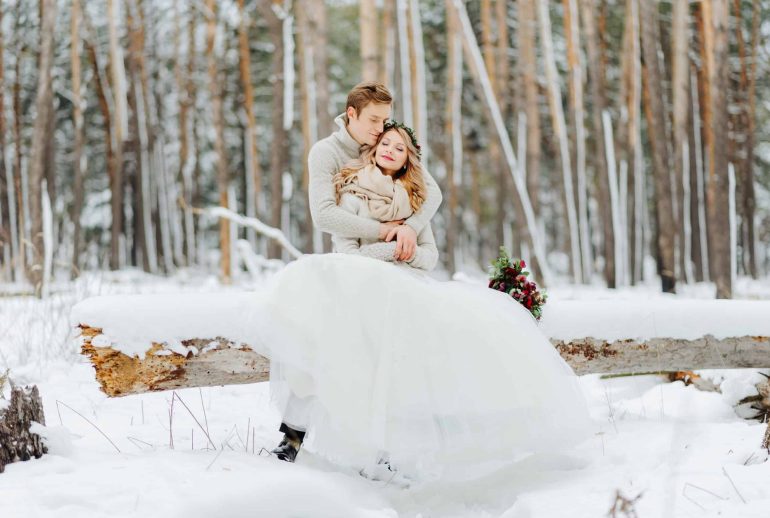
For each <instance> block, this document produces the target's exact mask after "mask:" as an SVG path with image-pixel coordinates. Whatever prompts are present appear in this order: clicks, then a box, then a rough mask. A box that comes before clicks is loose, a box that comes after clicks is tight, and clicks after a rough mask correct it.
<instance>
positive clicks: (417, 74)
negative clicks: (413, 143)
mask: <svg viewBox="0 0 770 518" xmlns="http://www.w3.org/2000/svg"><path fill="white" fill-rule="evenodd" d="M408 20H409V30H408V33H409V69H410V71H411V75H410V77H411V78H412V109H413V110H414V126H412V127H413V128H414V130H415V132H416V134H417V138H418V139H420V140H421V142H422V153H421V156H422V158H421V162H422V163H423V165H428V164H429V163H430V145H429V143H430V141H429V139H428V132H427V130H428V104H427V103H428V93H427V89H426V85H425V81H426V78H425V48H424V46H423V35H422V18H421V15H420V6H419V2H418V1H417V0H409V16H408Z"/></svg>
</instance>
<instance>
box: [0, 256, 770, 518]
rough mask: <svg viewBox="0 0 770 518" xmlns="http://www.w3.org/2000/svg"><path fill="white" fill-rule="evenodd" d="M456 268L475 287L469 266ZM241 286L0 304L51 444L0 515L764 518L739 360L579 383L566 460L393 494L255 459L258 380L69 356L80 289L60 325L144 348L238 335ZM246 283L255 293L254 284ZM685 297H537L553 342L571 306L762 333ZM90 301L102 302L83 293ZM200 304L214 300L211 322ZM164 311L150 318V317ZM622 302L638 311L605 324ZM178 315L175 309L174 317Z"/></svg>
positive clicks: (750, 285) (606, 330)
mask: <svg viewBox="0 0 770 518" xmlns="http://www.w3.org/2000/svg"><path fill="white" fill-rule="evenodd" d="M461 278H462V280H463V281H465V282H481V281H480V280H479V279H478V277H474V276H473V275H464V276H461ZM247 279H250V278H247ZM235 281H236V282H238V279H235ZM241 282H243V280H242V279H241ZM247 288H249V286H245V285H243V284H240V285H236V286H235V287H233V288H231V287H226V286H220V285H219V284H218V283H217V282H216V280H215V277H213V276H208V275H201V274H200V273H199V272H193V271H185V270H180V272H179V273H178V274H176V275H175V276H173V277H170V278H160V277H156V276H151V275H147V274H143V273H141V272H136V271H122V272H114V273H110V272H104V273H100V274H98V275H96V274H85V275H84V276H83V277H81V278H80V279H79V280H77V281H76V282H74V283H72V284H56V283H54V284H52V286H51V297H50V299H48V300H38V299H32V298H29V297H18V296H17V297H5V298H2V299H0V372H5V369H6V368H10V369H11V375H12V377H14V379H16V381H17V382H19V383H36V384H37V385H38V387H39V389H40V393H41V397H42V399H43V406H44V410H45V414H46V425H47V426H45V427H42V426H39V425H35V427H34V430H35V431H36V432H38V433H40V434H41V435H42V436H44V437H45V441H46V443H47V444H48V446H49V450H50V452H49V454H47V455H45V456H43V457H42V458H41V459H37V460H33V461H29V462H19V463H14V464H11V465H9V466H7V467H6V472H5V473H3V474H2V475H0V516H9V517H10V516H12V517H17V516H18V517H23V518H26V517H35V518H49V517H50V518H54V517H59V516H67V517H68V518H69V517H75V518H78V517H89V518H91V517H97V518H99V517H123V516H126V517H127V516H143V517H147V518H156V517H157V518H161V517H163V518H165V517H169V516H170V517H177V516H178V517H182V516H185V517H188V518H190V517H192V518H197V517H204V516H214V515H216V516H227V517H241V516H243V517H245V516H270V517H271V518H272V517H277V518H280V517H289V516H314V517H316V516H320V517H324V516H330V517H331V516H335V517H336V516H352V517H359V516H360V517H365V518H375V517H378V518H379V517H387V518H393V517H397V516H403V517H409V518H416V517H418V516H421V517H423V518H427V517H434V516H441V517H469V518H490V517H505V518H525V517H526V518H551V517H554V516H570V517H571V518H572V517H575V518H582V517H586V518H588V517H591V518H594V517H596V516H606V515H607V512H608V510H609V509H610V506H611V505H612V503H613V501H614V498H615V493H616V491H620V493H621V494H623V495H624V496H626V497H628V498H634V497H636V496H637V495H640V494H641V497H640V498H639V500H638V501H637V502H636V504H635V508H636V511H637V513H638V515H639V516H640V517H647V516H666V517H677V518H678V517H683V518H684V517H689V516H718V515H721V516H730V517H732V516H736V517H737V516H740V517H742V518H743V517H747V518H748V517H754V516H756V517H760V516H762V517H764V516H766V513H767V506H768V504H770V488H768V487H767V483H766V481H767V479H768V476H770V462H767V459H768V453H767V452H766V451H765V450H762V449H760V448H759V444H760V442H761V440H762V436H763V434H764V431H765V428H766V426H765V425H764V424H761V423H758V422H756V421H748V420H744V419H742V418H740V417H738V416H737V415H736V413H735V411H734V410H733V405H735V403H737V402H738V401H739V400H740V399H741V398H743V397H745V396H747V395H750V394H753V393H755V389H754V384H755V383H757V382H759V381H761V380H762V379H764V378H763V377H762V376H761V375H759V374H758V373H757V372H756V370H753V369H752V370H722V371H704V372H703V373H702V374H703V375H704V377H707V378H708V379H710V380H712V381H713V382H714V383H716V384H717V385H718V386H719V387H720V389H721V392H704V391H700V390H697V389H696V388H694V387H692V386H689V387H686V386H684V385H683V384H682V383H681V382H676V383H667V382H664V380H663V379H662V378H660V377H657V376H633V377H617V378H610V379H602V378H601V377H599V376H596V375H590V376H583V377H582V378H580V383H581V387H582V389H583V392H584V393H585V394H586V397H587V399H588V401H589V405H590V410H591V416H592V418H593V419H594V421H595V422H596V424H597V428H598V429H600V430H601V431H600V433H598V434H597V435H596V436H594V437H592V438H590V439H589V440H587V441H585V442H584V443H582V444H580V445H579V446H578V447H576V448H575V449H574V451H573V452H572V453H571V454H570V455H569V456H567V457H565V456H556V455H555V454H553V455H541V456H538V457H529V458H526V459H523V460H521V461H520V462H518V463H517V464H513V465H509V466H505V467H501V468H499V469H498V470H497V471H495V472H492V473H490V474H488V475H486V476H485V477H483V478H481V479H478V480H474V481H470V482H463V483H458V482H453V481H451V480H445V481H435V482H431V483H429V484H427V483H426V484H420V483H414V484H413V485H412V486H410V487H408V488H400V487H398V486H396V485H395V484H388V483H387V482H386V481H372V480H368V479H365V478H363V477H361V476H360V475H359V474H358V473H357V472H355V471H353V470H348V469H343V468H340V467H338V466H335V465H333V464H329V463H328V462H326V461H324V460H322V459H320V458H319V457H317V456H314V455H313V453H312V452H311V451H304V450H303V451H302V452H301V453H300V455H299V457H298V459H297V463H296V464H293V465H291V464H286V463H283V462H280V461H278V460H276V459H275V458H273V457H271V456H269V455H268V454H267V453H266V451H265V450H269V449H271V448H272V447H274V446H275V444H277V442H278V441H279V440H280V437H281V434H280V433H279V432H278V430H277V428H278V424H279V422H280V416H278V415H277V413H276V412H275V411H274V409H273V407H272V406H271V404H270V396H269V384H268V383H258V384H253V385H239V386H226V387H211V388H203V389H184V390H179V391H176V392H175V393H171V392H164V393H151V394H142V395H136V396H129V397H125V398H118V399H110V398H107V397H106V396H105V395H104V394H102V393H101V392H100V391H99V389H98V385H97V383H96V381H95V380H94V375H93V369H92V367H91V366H90V365H89V364H88V363H87V360H85V359H84V358H80V357H79V356H77V355H76V354H75V349H76V345H77V344H76V343H74V341H73V340H72V337H73V335H72V330H71V324H72V321H71V320H70V318H68V317H69V315H70V308H71V306H72V305H73V304H74V303H75V302H77V301H80V300H82V299H86V298H88V299H89V300H87V301H85V302H83V303H81V304H80V305H79V306H77V307H76V309H75V311H74V312H72V315H73V317H75V316H76V315H91V316H93V315H95V316H96V317H97V318H98V319H100V320H99V322H98V324H99V325H104V326H105V333H106V334H108V335H114V336H121V339H122V338H123V337H126V336H132V333H134V334H133V336H140V337H141V334H140V331H141V329H139V330H137V329H131V328H130V326H129V325H126V324H125V323H121V319H120V314H121V313H122V314H123V315H125V314H129V315H131V320H132V322H141V323H142V324H143V325H142V329H144V328H146V327H148V326H150V325H151V326H160V327H157V328H156V327H154V328H153V334H155V335H156V336H154V338H155V339H156V340H157V339H158V337H159V334H162V333H166V336H165V338H168V339H169V340H172V339H174V338H176V339H177V340H178V339H180V337H181V336H183V334H185V333H187V334H197V333H201V332H205V333H206V334H207V336H210V337H211V338H214V337H215V336H219V335H225V336H227V338H230V339H233V337H234V336H235V335H237V334H239V333H245V332H247V331H248V325H247V324H246V323H245V322H243V321H242V320H241V319H240V315H241V313H240V312H239V309H242V308H243V307H244V304H246V303H248V297H250V296H253V295H254V293H253V292H250V291H246V289H247ZM251 288H252V289H254V290H255V291H257V290H258V289H259V284H256V285H253V286H251ZM681 291H683V292H684V295H681V296H664V295H661V294H658V293H657V292H656V289H655V288H654V287H648V286H641V287H636V288H634V289H631V288H627V289H623V290H606V289H604V288H599V287H593V286H557V287H554V288H552V289H550V290H549V293H550V298H549V301H548V303H547V304H546V314H545V317H544V321H543V323H542V325H543V328H544V329H546V330H548V331H549V333H550V334H552V335H553V333H562V334H568V333H567V330H568V329H569V328H571V327H575V329H576V331H575V332H574V333H573V334H580V333H581V332H584V330H585V328H584V327H581V325H582V324H581V322H580V321H579V318H575V319H574V320H573V321H571V322H569V323H564V322H563V320H564V319H569V318H573V313H574V315H575V316H576V317H579V316H580V315H579V314H578V312H577V308H582V309H580V311H581V312H582V315H583V317H586V318H587V317H588V316H590V315H592V314H593V315H597V313H596V312H597V311H599V310H601V311H602V312H604V313H602V314H601V315H598V316H595V317H592V318H593V322H594V323H595V329H592V330H593V331H595V333H593V335H594V336H596V335H597V334H600V335H602V336H611V335H612V334H613V333H615V334H617V333H619V332H620V330H621V328H623V327H624V326H626V332H625V333H624V335H629V334H631V333H633V332H635V330H639V331H640V332H642V331H645V330H647V331H649V329H648V328H652V325H650V324H647V326H645V325H644V323H643V321H645V320H647V321H651V320H652V319H654V320H655V321H656V326H657V330H658V331H664V330H665V331H666V332H667V333H668V332H671V333H673V332H679V333H682V334H686V333H687V332H688V330H687V328H686V327H685V326H684V325H682V324H680V325H677V321H680V322H681V321H682V320H684V319H688V320H690V322H689V324H692V326H693V327H694V328H696V329H698V332H703V331H707V330H710V331H713V332H715V333H716V334H722V335H725V334H730V333H732V332H735V331H736V330H739V331H741V332H745V331H747V330H751V331H752V333H753V332H754V331H756V332H766V331H767V329H766V328H765V329H764V330H763V329H762V328H761V320H760V319H758V318H757V316H758V315H761V314H762V310H763V309H764V311H765V313H764V314H767V313H766V311H767V309H768V306H767V304H768V302H766V301H753V302H752V301H747V300H736V301H715V300H711V299H712V298H713V285H696V286H687V287H684V289H682V290H681ZM735 292H736V295H737V296H741V297H763V298H770V282H769V281H768V280H767V279H765V280H762V281H751V280H749V279H746V278H739V280H738V283H737V284H736V286H735ZM100 293H101V294H107V296H108V297H109V298H91V297H92V296H93V295H96V294H100ZM150 295H151V296H150ZM140 298H141V300H140ZM148 299H149V302H148ZM139 302H141V304H138V303H139ZM723 303H724V304H723ZM180 304H182V305H181V306H180ZM725 304H733V305H730V307H729V308H728V307H727V306H726V305H725ZM108 307H109V308H112V309H117V310H119V311H115V312H113V311H112V309H111V310H110V311H107V310H106V308H108ZM212 308H218V311H217V312H216V315H217V316H216V318H212V317H210V314H211V309H212ZM612 308H617V311H616V312H611V310H612ZM752 308H756V311H755V310H754V309H752ZM170 309H172V310H173V311H169V310H170ZM163 311H165V315H163V318H162V319H160V318H158V321H157V322H156V321H154V320H152V319H153V318H156V317H155V315H156V314H157V313H162V312H163ZM622 311H626V312H632V313H634V312H636V313H634V315H633V317H628V316H627V315H626V316H625V318H624V319H623V321H622V322H618V320H617V319H618V318H620V313H621V312H622ZM677 311H678V312H679V313H676V312H677ZM732 311H736V313H737V314H740V315H741V318H740V319H738V318H736V317H735V316H734V315H732V314H731V313H730V312H732ZM174 313H178V314H182V313H183V314H184V315H185V318H184V319H181V318H180V319H174V318H172V317H173V314H174ZM717 314H718V315H719V318H716V315H717ZM677 315H679V316H677ZM683 315H685V316H683ZM123 320H125V318H124V319H123ZM634 320H638V321H640V322H639V323H638V325H637V324H636V323H635V322H634ZM738 321H742V323H739V322H738ZM94 323H97V322H94ZM92 325H93V324H92ZM121 326H123V327H121ZM753 326H754V327H753ZM135 327H137V326H135ZM158 332H162V333H158ZM161 338H164V337H163V336H161ZM210 345H211V344H210ZM0 405H2V399H1V398H0ZM199 423H200V424H199ZM204 430H205V431H206V432H205V433H204ZM206 434H207V435H208V436H209V437H210V438H211V442H212V443H213V444H214V445H216V449H214V448H213V447H212V444H211V443H209V442H208V440H207V438H206ZM108 439H109V440H108ZM110 441H111V442H112V443H114V445H115V446H113V445H112V444H111V442H110ZM116 447H117V449H116ZM263 448H264V449H265V450H263ZM118 450H119V451H118ZM744 501H745V502H744Z"/></svg>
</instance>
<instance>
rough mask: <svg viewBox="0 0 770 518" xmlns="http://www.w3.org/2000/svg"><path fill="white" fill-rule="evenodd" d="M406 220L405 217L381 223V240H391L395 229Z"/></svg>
mask: <svg viewBox="0 0 770 518" xmlns="http://www.w3.org/2000/svg"><path fill="white" fill-rule="evenodd" d="M403 222H404V220H403V219H400V220H397V221H388V222H387V223H380V240H381V241H390V240H391V239H393V237H392V236H393V231H394V230H395V229H396V228H398V226H399V225H401V224H402V223H403Z"/></svg>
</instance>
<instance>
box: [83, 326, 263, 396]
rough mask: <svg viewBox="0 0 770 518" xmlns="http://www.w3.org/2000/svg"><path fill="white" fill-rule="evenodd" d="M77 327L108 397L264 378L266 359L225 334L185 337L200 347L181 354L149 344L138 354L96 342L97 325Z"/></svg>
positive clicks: (250, 381)
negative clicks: (143, 353)
mask: <svg viewBox="0 0 770 518" xmlns="http://www.w3.org/2000/svg"><path fill="white" fill-rule="evenodd" d="M80 328H81V335H80V336H81V339H82V345H81V352H82V353H83V354H85V355H86V356H88V357H89V358H90V360H91V363H92V364H93V365H94V369H95V370H96V379H97V380H98V381H99V384H100V385H101V388H102V391H103V392H104V393H105V394H107V395H108V396H111V397H118V396H127V395H129V394H141V393H144V392H157V391H163V390H172V389H177V388H185V387H211V386H216V385H238V384H244V383H258V382H260V381H267V380H268V378H269V376H270V362H269V360H268V359H267V358H265V357H264V356H261V355H259V354H257V353H255V352H254V351H253V350H251V349H250V348H249V347H248V346H245V345H241V346H239V347H236V346H235V345H234V344H233V342H231V341H230V340H227V339H226V338H213V339H193V340H184V341H183V342H182V345H184V346H186V347H191V348H195V350H197V351H200V352H198V353H197V354H194V353H193V352H192V351H191V352H189V353H188V354H187V356H183V355H181V354H179V353H175V352H172V351H170V350H168V349H166V348H164V346H163V344H158V343H153V345H152V348H151V349H150V350H149V351H147V353H146V354H145V357H144V358H143V359H140V358H137V357H132V356H127V355H125V354H123V353H122V352H120V351H117V350H115V349H113V348H110V347H96V346H94V345H92V344H91V340H92V339H93V337H95V336H98V335H100V334H101V332H102V330H101V329H99V328H93V327H88V326H80Z"/></svg>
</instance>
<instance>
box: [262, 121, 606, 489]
mask: <svg viewBox="0 0 770 518" xmlns="http://www.w3.org/2000/svg"><path fill="white" fill-rule="evenodd" d="M421 172H422V168H421V165H420V154H419V145H418V142H417V139H416V138H415V136H414V133H413V131H412V130H411V129H410V128H407V127H406V126H404V125H403V124H400V123H396V122H389V123H388V124H387V125H386V126H385V130H384V131H383V133H382V134H381V135H380V137H379V139H378V141H377V143H376V144H375V145H374V146H369V147H365V148H364V150H363V151H362V154H361V157H360V160H359V161H357V162H355V163H353V164H350V165H349V166H347V167H344V168H343V169H342V171H341V172H340V173H339V174H338V175H337V176H336V177H335V178H334V182H335V186H336V189H337V196H338V204H339V205H340V206H341V207H342V208H344V209H346V210H349V211H351V212H354V213H356V214H358V215H362V216H366V217H370V218H374V219H378V220H380V221H393V220H398V219H404V218H406V217H409V215H411V214H412V212H414V211H417V210H419V209H420V205H421V203H422V200H423V196H424V189H425V186H424V183H423V181H422V178H421ZM334 244H335V249H336V250H337V251H338V252H342V253H335V254H326V255H308V256H304V257H303V258H301V259H299V260H297V261H294V262H293V263H290V264H289V265H288V266H286V268H285V269H284V270H282V271H281V272H280V273H279V274H277V275H276V276H275V277H274V278H273V279H272V281H271V284H270V286H269V287H268V288H267V289H266V290H265V291H264V292H262V293H261V295H260V299H259V302H258V304H257V305H256V308H257V309H256V311H255V312H254V319H255V321H254V322H253V325H254V329H256V330H257V331H256V333H257V336H256V340H255V343H257V344H258V345H261V347H263V349H264V351H265V354H266V355H268V356H269V357H270V358H271V362H272V367H271V381H270V385H271V392H272V395H273V398H274V400H275V401H276V403H277V404H278V406H279V407H280V408H281V409H284V408H285V405H286V402H287V401H288V399H289V398H290V397H300V398H307V401H310V402H311V403H310V405H309V409H308V416H309V417H308V420H309V425H308V435H307V438H306V439H305V445H306V448H308V449H309V450H311V451H313V452H314V453H315V454H317V455H319V456H322V457H325V458H327V459H329V460H331V461H333V462H336V463H338V464H342V465H347V466H351V467H357V468H362V467H364V468H366V467H370V466H375V465H376V464H377V463H380V464H382V463H383V462H385V463H387V464H386V465H388V466H389V467H390V466H392V467H393V468H394V469H398V470H399V471H400V472H402V473H404V474H408V475H409V476H412V477H418V478H421V479H425V478H432V477H434V476H441V475H442V474H447V473H449V472H450V471H454V472H456V473H462V474H464V475H470V474H471V473H472V472H473V468H474V467H482V466H488V465H489V464H490V463H492V464H494V465H497V464H499V463H501V462H510V461H512V460H515V459H518V458H522V457H523V456H525V455H528V454H530V453H533V452H539V451H544V450H548V451H552V450H553V449H554V448H556V449H564V448H566V447H569V446H570V445H572V444H574V443H575V442H577V441H580V440H582V439H584V438H586V437H587V435H588V434H589V433H590V431H591V423H590V421H589V418H588V412H587V409H586V404H585V401H584V399H583V396H582V394H581V391H580V387H579V385H578V380H577V378H576V376H575V375H574V373H573V372H572V371H571V369H570V368H569V366H568V365H567V364H566V363H565V362H564V361H563V360H562V358H561V357H560V356H559V354H558V353H557V351H556V350H555V349H554V348H553V346H552V345H551V344H550V342H549V341H548V339H547V338H546V337H545V336H544V335H543V333H542V332H541V331H540V330H539V329H538V327H537V322H536V321H535V319H534V318H533V317H532V315H531V314H530V313H529V311H527V310H526V309H525V308H524V307H523V306H521V305H520V304H519V303H518V302H516V301H515V300H513V299H512V298H511V297H509V296H506V295H505V294H503V293H501V292H498V291H495V290H491V289H489V288H487V287H486V286H485V285H474V284H470V283H462V282H440V281H436V280H434V279H432V278H430V277H428V276H427V275H425V274H424V271H426V270H431V269H432V268H433V267H434V266H435V264H436V261H437V257H438V252H437V249H436V243H435V240H434V237H433V233H432V231H431V228H430V225H428V226H427V227H426V228H425V229H424V230H423V231H422V232H421V233H420V234H419V235H418V240H417V249H416V251H415V254H414V255H413V257H412V258H411V259H410V260H409V261H407V262H400V261H395V260H394V258H393V254H392V247H387V246H384V245H383V244H382V243H378V242H366V241H362V240H356V239H346V238H340V237H334ZM394 264H395V265H394Z"/></svg>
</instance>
